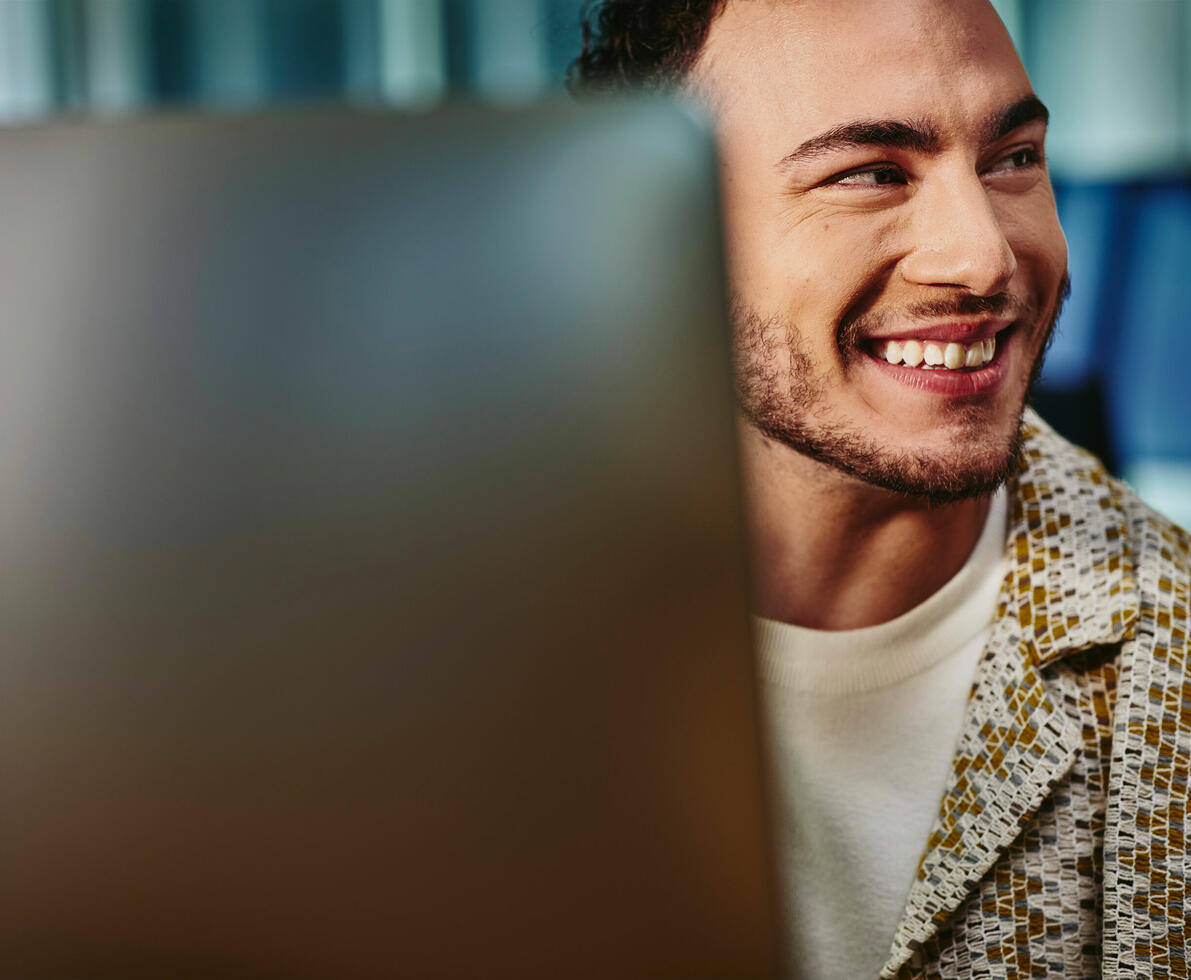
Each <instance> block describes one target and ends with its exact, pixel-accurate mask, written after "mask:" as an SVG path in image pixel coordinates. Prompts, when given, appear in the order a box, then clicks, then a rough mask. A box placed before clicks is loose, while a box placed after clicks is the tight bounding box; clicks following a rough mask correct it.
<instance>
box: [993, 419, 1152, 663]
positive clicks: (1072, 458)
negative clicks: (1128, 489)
mask: <svg viewBox="0 0 1191 980" xmlns="http://www.w3.org/2000/svg"><path fill="white" fill-rule="evenodd" d="M1022 435H1023V437H1024V446H1023V452H1022V462H1021V467H1020V469H1019V472H1018V475H1017V477H1016V479H1015V481H1014V482H1015V486H1013V487H1011V491H1012V492H1011V499H1012V502H1013V504H1012V510H1011V512H1010V518H1009V539H1008V542H1007V548H1008V549H1009V556H1010V559H1011V561H1012V562H1013V566H1012V571H1011V572H1010V575H1009V577H1008V578H1007V579H1006V582H1005V587H1004V588H1003V589H1002V592H1001V598H1000V600H999V603H1000V607H999V609H998V618H1000V617H1003V616H1005V615H1010V616H1013V615H1016V619H1017V622H1018V625H1019V627H1020V629H1021V632H1022V635H1023V636H1027V637H1032V639H1033V650H1034V653H1035V656H1036V658H1037V662H1038V664H1039V665H1042V664H1045V663H1048V662H1050V661H1052V660H1055V659H1056V658H1058V657H1061V656H1064V655H1065V654H1068V653H1074V652H1077V651H1079V650H1085V649H1087V648H1088V647H1092V646H1097V645H1100V644H1108V643H1117V642H1120V641H1121V640H1123V639H1125V638H1127V637H1129V636H1132V635H1133V632H1134V629H1135V627H1136V623H1137V618H1138V611H1139V609H1138V602H1139V600H1138V593H1137V584H1136V580H1135V578H1134V574H1133V561H1132V558H1131V556H1130V553H1129V546H1128V534H1127V530H1128V519H1127V515H1126V513H1125V509H1124V503H1123V500H1122V489H1121V487H1120V486H1119V485H1118V484H1117V483H1116V481H1114V480H1113V479H1112V478H1111V477H1109V476H1108V475H1107V474H1106V473H1105V471H1104V468H1103V467H1102V466H1101V465H1100V463H1099V462H1098V461H1097V460H1096V459H1095V457H1093V456H1092V455H1090V454H1089V453H1086V452H1084V451H1083V450H1081V449H1078V448H1076V447H1075V446H1072V445H1070V444H1069V443H1068V442H1066V441H1065V440H1064V439H1062V438H1060V437H1059V436H1058V435H1057V434H1056V433H1055V432H1054V430H1053V429H1051V428H1050V426H1048V425H1047V424H1046V423H1045V422H1043V421H1042V419H1041V418H1039V417H1038V415H1037V413H1036V412H1034V411H1033V409H1027V410H1026V413H1025V415H1024V416H1023V419H1022Z"/></svg>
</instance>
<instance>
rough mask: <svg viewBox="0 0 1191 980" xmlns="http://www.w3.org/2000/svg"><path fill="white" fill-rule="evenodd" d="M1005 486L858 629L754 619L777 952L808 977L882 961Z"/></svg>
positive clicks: (988, 584)
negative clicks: (879, 614)
mask: <svg viewBox="0 0 1191 980" xmlns="http://www.w3.org/2000/svg"><path fill="white" fill-rule="evenodd" d="M1007 506H1008V505H1007V494H1006V492H1005V491H1004V490H1003V489H1002V490H1000V491H999V492H998V493H997V494H995V495H994V497H993V500H992V505H991V506H990V508H989V513H988V519H987V521H986V523H985V527H984V530H983V532H982V533H981V536H980V540H979V541H978V542H977V544H976V547H975V548H974V549H973V551H972V554H971V555H970V556H969V558H968V560H967V562H966V563H965V564H964V566H963V568H961V569H960V570H959V571H958V572H957V573H956V574H955V575H954V576H953V577H952V579H951V580H950V581H949V582H947V584H946V585H944V586H943V587H942V588H941V589H940V590H939V591H938V592H936V593H935V594H934V595H932V596H931V597H930V598H929V599H927V600H926V601H925V602H923V603H922V604H921V605H918V606H915V607H914V608H913V609H911V610H910V611H909V612H907V613H905V614H904V615H902V616H899V617H897V618H896V619H894V620H891V621H889V622H887V623H881V624H880V625H878V626H871V627H866V628H864V629H857V630H842V631H830V632H829V631H823V630H811V629H804V628H801V627H798V626H791V625H789V624H787V623H779V622H775V621H773V620H767V619H760V618H758V619H757V620H756V625H757V639H758V647H759V649H758V653H759V657H760V664H761V676H762V686H763V700H764V707H765V721H766V725H767V733H768V737H769V752H770V759H771V763H772V768H773V772H772V787H773V793H774V804H775V806H776V811H777V812H776V831H777V835H778V841H777V846H778V853H779V856H780V860H781V865H780V871H781V878H782V887H783V893H784V896H785V901H786V907H785V910H784V918H785V921H784V926H785V928H784V933H785V939H786V943H787V955H788V956H789V957H790V961H791V963H792V964H793V965H794V968H795V971H796V975H798V976H800V977H804V978H806V980H864V978H866V977H870V978H871V977H876V976H877V974H878V973H879V972H880V970H881V967H882V966H883V965H884V963H885V960H886V958H887V956H888V953H889V948H890V945H891V944H892V942H893V934H894V932H895V930H896V928H897V923H898V920H899V919H900V918H901V912H902V907H903V904H904V902H905V899H906V895H907V893H908V892H909V889H910V885H911V883H912V882H913V880H914V876H915V874H916V872H917V867H918V861H919V859H920V857H921V856H922V852H923V850H924V847H925V844H926V839H927V836H928V834H929V832H930V828H931V825H932V824H933V822H934V818H935V815H936V813H937V811H938V807H939V801H940V799H941V797H942V792H943V785H944V783H945V781H946V779H947V774H948V772H949V770H950V767H951V759H952V754H953V752H954V750H955V745H956V742H957V740H958V738H959V732H960V727H961V724H962V722H963V714H964V707H965V705H966V703H967V699H968V694H969V691H970V689H971V685H972V680H973V677H974V674H975V668H976V663H977V661H978V660H979V658H980V654H981V651H982V650H983V648H984V644H985V642H986V641H987V639H988V634H989V631H990V629H991V623H992V619H993V615H994V613H995V611H996V600H997V593H998V591H999V589H1000V586H1001V582H1002V580H1003V579H1004V577H1005V575H1006V573H1007V572H1008V570H1009V565H1008V557H1007V556H1006V554H1005V548H1004V543H1005V531H1006V517H1007Z"/></svg>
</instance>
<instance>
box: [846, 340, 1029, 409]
mask: <svg viewBox="0 0 1191 980" xmlns="http://www.w3.org/2000/svg"><path fill="white" fill-rule="evenodd" d="M1011 339H1012V334H1011V332H1010V331H1009V330H1005V331H1002V332H1001V333H1000V334H998V335H997V350H996V353H995V354H994V355H993V359H992V360H991V361H989V362H988V363H987V364H986V365H984V367H982V368H977V369H976V370H974V371H948V370H947V369H945V368H941V369H939V368H936V369H931V368H920V367H918V368H912V367H906V366H905V365H904V364H890V363H889V362H888V361H886V360H883V359H881V358H878V357H875V356H873V355H872V354H868V353H866V354H865V355H864V359H865V361H866V362H868V363H870V364H872V365H873V367H875V368H876V369H877V370H878V371H880V372H881V373H882V374H883V375H884V376H885V377H887V378H891V379H892V380H894V381H897V382H898V383H899V384H902V385H905V386H906V387H908V388H914V389H916V390H918V391H924V392H928V393H930V394H932V395H944V396H947V397H951V398H965V397H975V396H979V395H988V394H991V393H992V392H994V391H996V390H997V389H998V388H999V387H1000V386H1001V383H1002V382H1003V381H1004V380H1005V376H1006V373H1007V371H1006V360H1007V358H1008V347H1009V341H1010V340H1011Z"/></svg>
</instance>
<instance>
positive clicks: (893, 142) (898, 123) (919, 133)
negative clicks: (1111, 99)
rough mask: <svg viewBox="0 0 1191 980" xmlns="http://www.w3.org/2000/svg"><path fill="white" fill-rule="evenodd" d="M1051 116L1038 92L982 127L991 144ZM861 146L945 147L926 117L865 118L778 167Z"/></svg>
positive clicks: (814, 141) (930, 150) (823, 136)
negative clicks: (1029, 124)
mask: <svg viewBox="0 0 1191 980" xmlns="http://www.w3.org/2000/svg"><path fill="white" fill-rule="evenodd" d="M1049 119H1050V112H1049V111H1048V110H1047V108H1046V106H1045V105H1043V104H1042V101H1041V100H1040V99H1039V98H1038V97H1037V96H1036V95H1026V96H1023V97H1022V98H1020V99H1018V100H1017V101H1016V102H1014V103H1013V104H1012V105H1009V106H1007V107H1005V108H1004V109H999V110H997V111H996V112H994V113H992V114H991V115H990V116H988V118H987V119H985V121H984V124H983V125H982V126H981V127H980V131H981V140H982V141H983V144H984V145H986V146H987V145H989V144H990V143H995V142H996V141H997V140H999V139H1002V138H1004V137H1005V136H1008V135H1009V134H1010V133H1011V132H1013V131H1014V130H1015V129H1017V128H1018V127H1019V126H1024V125H1025V124H1026V123H1030V122H1035V121H1037V120H1042V122H1044V123H1045V122H1047V121H1048V120H1049ZM858 146H875V147H887V148H889V149H895V150H912V151H914V152H916V153H926V154H930V155H934V154H937V153H939V152H940V151H941V150H942V148H943V138H942V135H941V133H940V132H939V130H938V128H937V127H935V126H934V125H932V124H931V123H930V122H927V121H925V120H910V121H906V120H900V119H861V120H857V121H856V122H850V123H844V124H843V125H840V126H835V127H833V128H832V129H829V130H827V131H826V132H824V133H820V134H819V135H818V136H812V137H811V138H810V139H808V140H807V141H806V142H804V143H802V144H801V145H800V146H799V147H798V148H797V149H796V150H794V151H793V152H792V153H787V154H786V155H785V156H784V157H782V158H781V160H779V161H778V164H777V169H778V170H779V171H782V172H785V171H787V170H789V169H791V168H792V167H794V166H796V165H797V164H799V163H803V162H805V161H807V160H812V159H814V158H815V157H819V156H824V155H825V154H828V153H834V152H837V151H839V150H849V149H854V148H856V147H858Z"/></svg>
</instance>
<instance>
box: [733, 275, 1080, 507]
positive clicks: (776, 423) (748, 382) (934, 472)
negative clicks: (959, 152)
mask: <svg viewBox="0 0 1191 980" xmlns="http://www.w3.org/2000/svg"><path fill="white" fill-rule="evenodd" d="M1069 292H1070V281H1069V279H1068V277H1067V276H1066V275H1064V276H1063V279H1062V281H1061V282H1060V285H1059V289H1058V293H1057V295H1056V297H1055V302H1054V304H1053V306H1054V310H1053V313H1051V315H1050V318H1049V321H1048V322H1047V324H1046V326H1045V331H1044V334H1043V339H1042V341H1041V342H1040V343H1039V344H1038V353H1037V355H1036V356H1035V358H1034V363H1033V364H1032V365H1031V367H1030V374H1029V379H1028V382H1027V384H1026V386H1025V392H1026V394H1025V397H1024V398H1023V400H1022V403H1021V404H1020V405H1018V406H1017V410H1016V414H1015V417H1014V418H1013V419H1012V420H1011V425H1009V426H1008V427H1007V428H1006V427H1004V426H1003V423H1002V422H1001V420H998V419H995V418H991V417H990V414H989V413H990V409H989V408H987V407H986V406H983V405H981V404H979V403H975V404H968V403H957V404H955V405H954V406H952V407H951V409H950V411H951V412H952V413H953V415H952V418H951V419H950V421H951V422H953V423H955V426H954V427H953V428H952V431H956V430H958V431H959V432H970V433H971V434H972V435H971V438H968V439H963V440H960V441H958V442H953V443H950V444H949V445H947V446H946V447H943V448H942V449H940V450H938V451H935V450H932V451H925V450H923V451H911V450H905V449H902V450H897V449H891V448H889V447H888V446H883V445H881V444H880V443H878V442H877V441H876V440H874V439H873V438H872V437H871V436H870V435H869V434H868V433H865V432H864V431H862V430H859V429H857V428H854V427H851V426H849V425H848V424H846V423H845V422H843V421H841V420H840V419H838V418H835V417H832V416H831V415H830V414H829V409H828V407H827V406H826V404H825V399H824V397H823V392H824V390H825V388H826V384H827V381H826V378H825V376H824V374H823V373H819V372H816V370H815V366H814V363H813V361H812V359H811V356H810V354H809V352H808V350H807V347H806V344H805V342H804V341H803V340H802V338H801V337H800V335H799V333H798V331H797V329H796V328H795V327H794V325H793V324H792V323H790V322H789V321H788V320H787V319H785V318H784V317H780V316H773V317H764V316H762V315H761V314H760V313H758V312H757V311H756V310H753V309H751V308H748V307H746V306H743V305H742V304H740V303H734V304H733V314H732V320H733V338H734V347H735V361H736V395H737V402H738V405H739V407H740V410H741V412H742V413H743V415H744V417H745V418H746V419H747V420H748V421H749V422H751V423H752V424H753V425H754V426H755V427H756V428H757V429H758V430H759V431H760V432H761V433H762V434H764V435H765V436H767V437H769V438H770V439H773V440H775V441H776V442H778V443H781V444H782V445H785V446H787V447H789V448H790V449H793V450H795V451H796V452H799V453H801V454H802V455H804V456H807V457H809V458H811V459H814V460H817V461H818V462H820V463H823V464H825V465H826V466H829V467H831V468H833V469H835V470H837V471H839V472H842V473H845V474H847V475H849V476H851V477H854V478H855V479H857V480H860V481H862V482H864V483H866V484H868V485H870V486H874V487H879V488H881V489H883V490H888V491H891V492H893V493H897V494H901V495H904V496H907V497H911V498H915V499H918V500H921V501H925V502H926V503H928V504H931V505H939V504H946V503H952V502H955V501H958V500H966V499H969V498H972V497H978V496H983V495H985V494H988V493H991V492H993V491H994V490H996V489H997V488H998V487H1000V486H1001V485H1002V484H1004V483H1005V482H1006V481H1007V480H1008V479H1009V478H1010V477H1011V476H1013V475H1014V474H1015V473H1016V472H1017V470H1018V467H1019V463H1020V459H1021V451H1022V434H1021V416H1022V412H1023V411H1024V410H1025V404H1026V401H1028V399H1029V393H1030V391H1032V390H1033V388H1034V385H1035V383H1036V382H1037V380H1038V377H1039V375H1040V374H1041V372H1042V363H1043V360H1044V359H1045V356H1046V351H1047V349H1048V348H1049V346H1050V342H1051V340H1052V339H1053V337H1054V328H1055V324H1056V323H1057V322H1058V318H1059V313H1060V311H1061V310H1062V306H1063V302H1064V300H1065V299H1066V298H1067V295H1068V293H1069ZM1010 306H1011V304H1010V302H1009V301H1008V300H1007V299H1006V298H1004V297H1001V298H997V297H988V298H984V297H969V298H967V299H960V300H959V301H955V302H950V303H944V304H936V305H935V306H934V308H933V310H932V311H931V312H933V313H934V314H935V315H944V314H946V313H948V312H950V313H956V314H965V313H978V312H989V313H998V312H1002V311H1003V310H1005V309H1009V308H1010ZM915 312H916V313H918V314H922V315H925V314H926V313H927V312H928V311H927V310H926V309H924V308H921V307H920V308H918V309H917V310H916V311H915ZM1014 313H1015V314H1019V315H1015V316H1014V319H1017V320H1019V326H1018V327H1017V328H1015V329H1022V328H1023V327H1026V326H1027V325H1028V324H1031V323H1032V322H1033V321H1036V318H1037V315H1038V314H1037V311H1031V310H1024V309H1023V310H1015V311H1014ZM1031 314H1032V315H1031ZM863 328H864V321H863V319H860V318H858V319H857V320H856V321H854V322H852V323H848V324H845V325H844V327H843V329H841V331H840V335H839V337H838V338H837V343H838V345H839V349H840V353H841V355H842V357H843V359H844V363H845V365H846V364H847V363H848V362H849V360H850V359H851V358H853V357H859V356H864V355H862V354H861V353H860V352H859V350H858V348H857V346H856V339H857V337H858V336H860V335H863V333H864V332H865V331H864V329H863ZM998 430H999V431H1000V434H999V435H996V433H997V432H998ZM990 432H991V433H994V437H993V438H990V436H989V433H990Z"/></svg>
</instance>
